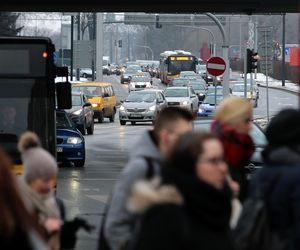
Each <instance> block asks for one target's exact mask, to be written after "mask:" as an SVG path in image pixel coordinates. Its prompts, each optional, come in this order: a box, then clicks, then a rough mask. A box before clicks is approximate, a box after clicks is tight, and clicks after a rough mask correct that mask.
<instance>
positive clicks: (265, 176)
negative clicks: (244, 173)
mask: <svg viewBox="0 0 300 250" xmlns="http://www.w3.org/2000/svg"><path fill="white" fill-rule="evenodd" d="M266 160H267V162H268V164H266V165H265V166H264V167H263V169H262V170H260V171H258V172H257V173H256V174H255V175H254V176H253V179H252V180H251V183H250V188H249V191H250V195H254V194H255V193H256V192H257V189H262V188H267V185H268V184H269V183H271V182H272V180H273V179H274V178H277V179H276V181H275V184H274V186H273V188H272V190H271V192H270V193H269V195H268V196H267V204H268V205H269V209H270V210H269V211H270V215H271V227H272V229H273V230H274V231H275V232H277V233H278V234H279V235H280V236H281V238H282V239H286V240H287V242H288V246H287V248H286V250H296V249H300V152H298V153H296V152H295V151H293V150H291V149H289V148H287V147H282V148H278V149H276V150H272V152H269V153H268V156H267V158H266Z"/></svg>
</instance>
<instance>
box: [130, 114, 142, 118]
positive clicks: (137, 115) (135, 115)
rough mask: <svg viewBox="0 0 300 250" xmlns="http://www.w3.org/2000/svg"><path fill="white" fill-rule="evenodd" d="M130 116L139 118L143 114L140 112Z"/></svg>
mask: <svg viewBox="0 0 300 250" xmlns="http://www.w3.org/2000/svg"><path fill="white" fill-rule="evenodd" d="M130 116H131V117H139V118H140V117H142V115H140V114H131V115H130Z"/></svg>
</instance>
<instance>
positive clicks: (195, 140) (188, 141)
mask: <svg viewBox="0 0 300 250" xmlns="http://www.w3.org/2000/svg"><path fill="white" fill-rule="evenodd" d="M211 139H216V140H218V138H217V137H216V136H215V135H213V134H211V133H208V132H188V133H186V134H184V135H182V136H180V137H179V138H178V140H177V141H176V143H175V145H174V146H173V148H172V149H171V151H170V154H169V155H168V156H167V161H166V166H167V167H168V168H173V169H174V168H175V169H178V170H180V171H182V172H185V173H189V174H194V173H195V166H196V163H197V160H198V157H199V155H201V154H202V153H203V144H204V142H206V141H208V140H211Z"/></svg>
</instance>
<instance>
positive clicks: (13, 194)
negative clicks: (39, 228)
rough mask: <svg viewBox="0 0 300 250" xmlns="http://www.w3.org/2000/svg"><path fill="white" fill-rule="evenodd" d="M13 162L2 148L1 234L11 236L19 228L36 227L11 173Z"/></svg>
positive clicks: (0, 152)
mask: <svg viewBox="0 0 300 250" xmlns="http://www.w3.org/2000/svg"><path fill="white" fill-rule="evenodd" d="M12 167H13V164H12V162H11V161H10V159H9V158H8V156H7V155H6V154H5V153H4V152H3V150H1V149H0V211H1V213H0V234H1V235H5V236H8V237H10V236H11V235H12V234H13V233H14V232H15V231H16V230H17V228H20V227H24V230H26V226H29V227H31V228H35V224H34V222H33V220H32V217H31V215H30V214H29V212H28V211H27V210H26V208H25V205H24V203H23V201H22V199H21V197H20V194H19V192H18V190H17V185H16V181H15V178H14V176H13V174H12V173H11V170H12Z"/></svg>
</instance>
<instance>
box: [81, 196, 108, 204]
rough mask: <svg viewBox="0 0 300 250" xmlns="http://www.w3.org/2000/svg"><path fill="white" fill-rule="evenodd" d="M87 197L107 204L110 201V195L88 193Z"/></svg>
mask: <svg viewBox="0 0 300 250" xmlns="http://www.w3.org/2000/svg"><path fill="white" fill-rule="evenodd" d="M86 197H88V198H90V199H93V200H96V201H100V202H102V203H105V204H106V203H107V201H108V195H86Z"/></svg>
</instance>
